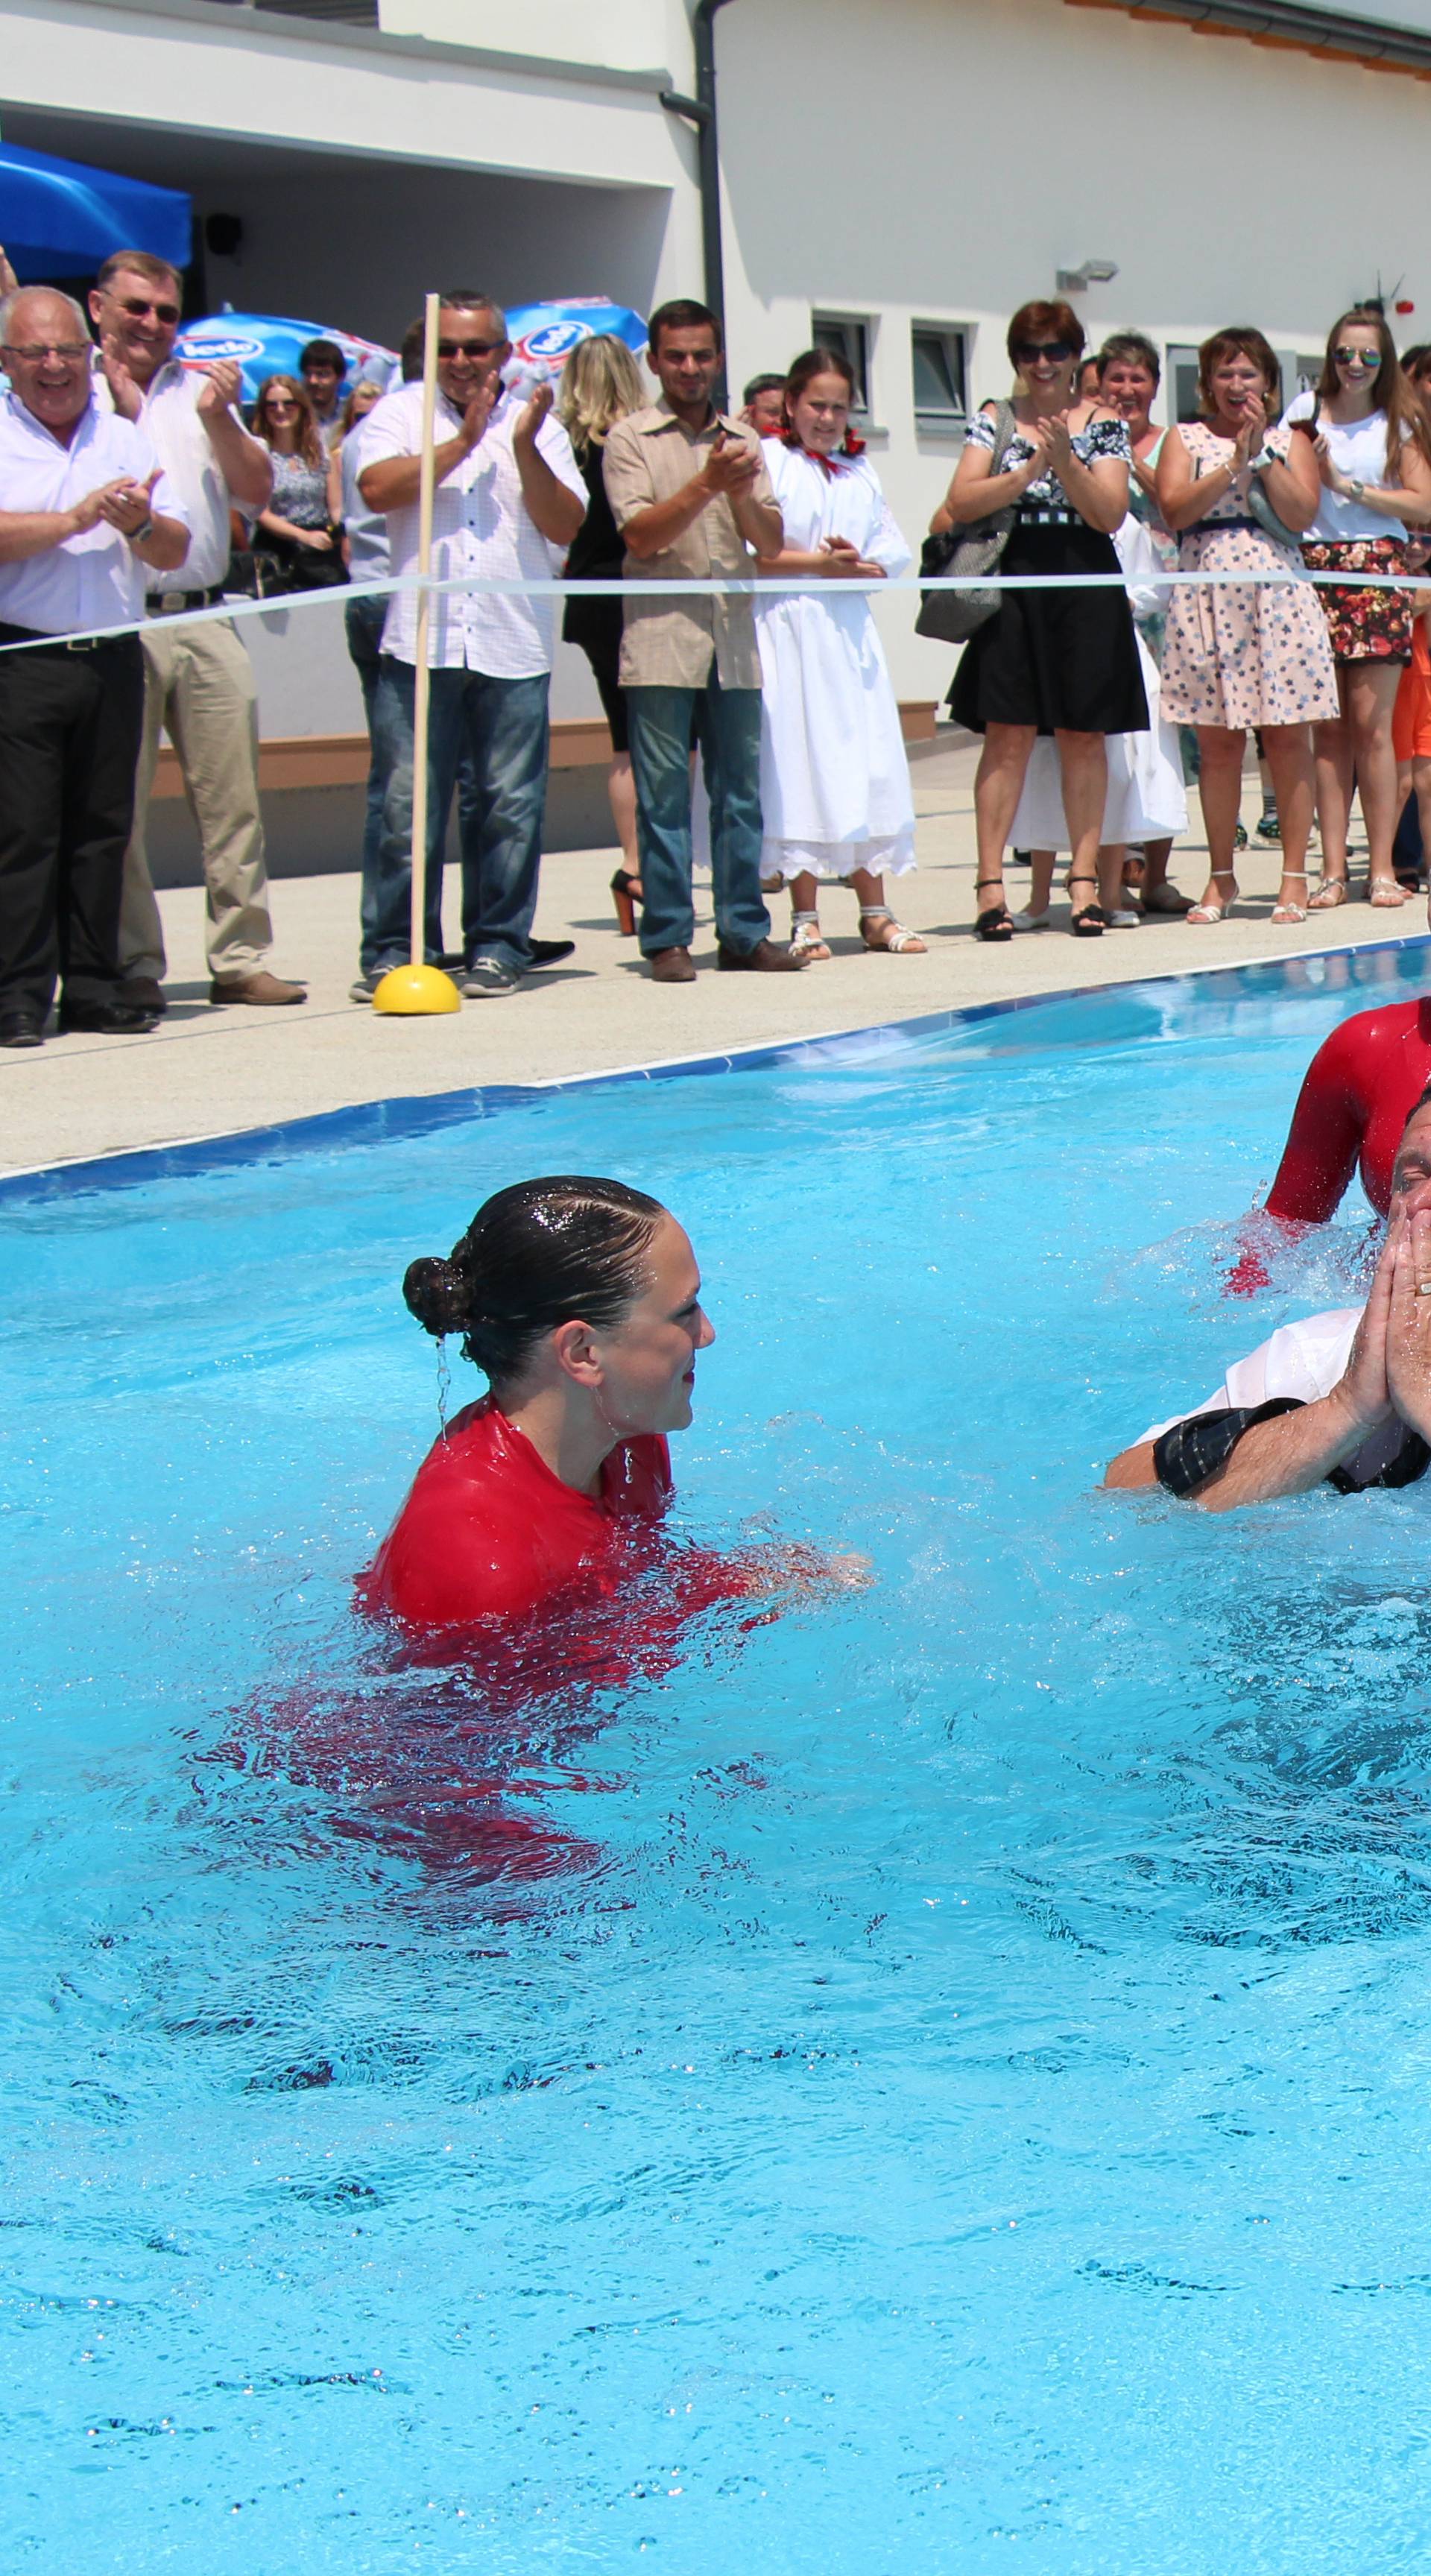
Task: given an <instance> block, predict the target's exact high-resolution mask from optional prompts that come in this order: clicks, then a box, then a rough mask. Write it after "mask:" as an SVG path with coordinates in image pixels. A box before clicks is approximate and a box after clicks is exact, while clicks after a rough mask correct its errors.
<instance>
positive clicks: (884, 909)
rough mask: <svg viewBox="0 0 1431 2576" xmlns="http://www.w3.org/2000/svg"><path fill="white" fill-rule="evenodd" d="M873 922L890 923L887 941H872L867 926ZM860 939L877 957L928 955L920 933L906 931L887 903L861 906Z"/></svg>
mask: <svg viewBox="0 0 1431 2576" xmlns="http://www.w3.org/2000/svg"><path fill="white" fill-rule="evenodd" d="M872 921H887V922H888V923H889V937H888V938H887V939H871V937H870V935H869V931H868V928H867V925H868V923H870V922H872ZM860 937H861V939H862V940H863V941H864V944H865V946H866V948H869V949H872V950H873V951H874V953H875V954H876V955H883V956H885V957H923V956H925V955H927V953H928V952H927V950H926V949H925V945H924V942H923V940H922V939H921V938H920V936H919V933H918V931H917V930H906V929H905V926H904V924H903V922H902V921H896V920H895V917H894V914H893V913H892V912H891V911H890V908H889V905H888V904H887V903H871V904H861V906H860Z"/></svg>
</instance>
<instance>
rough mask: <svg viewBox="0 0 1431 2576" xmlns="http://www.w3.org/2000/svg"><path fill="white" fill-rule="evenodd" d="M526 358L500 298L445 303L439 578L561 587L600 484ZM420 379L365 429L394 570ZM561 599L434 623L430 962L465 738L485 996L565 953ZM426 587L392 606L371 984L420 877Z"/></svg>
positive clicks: (471, 940)
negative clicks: (416, 799) (523, 374)
mask: <svg viewBox="0 0 1431 2576" xmlns="http://www.w3.org/2000/svg"><path fill="white" fill-rule="evenodd" d="M511 354H512V346H511V342H510V341H509V339H508V337H507V325H506V321H505V318H504V316H503V314H502V312H501V309H500V307H499V306H497V305H495V304H494V303H493V302H492V300H491V297H490V296H487V295H482V294H479V293H477V292H476V291H475V290H470V289H456V288H455V289H453V290H452V292H451V293H449V294H446V295H444V296H443V298H442V301H441V305H440V308H439V313H438V344H437V385H438V396H437V418H436V424H435V431H434V438H435V447H434V467H435V473H436V488H435V494H434V507H433V523H432V535H433V543H432V571H433V577H434V579H435V580H437V581H453V580H460V579H462V578H463V577H464V576H465V577H467V578H469V579H487V580H496V581H522V580H529V581H530V580H537V581H546V580H550V579H551V578H552V577H553V576H554V575H555V574H558V573H560V571H561V568H562V565H563V563H564V562H565V560H566V550H567V548H568V546H569V545H570V544H571V541H572V539H573V537H574V536H575V535H576V532H577V529H578V528H579V527H580V526H581V523H582V520H583V519H584V518H585V516H586V485H585V484H584V482H583V481H582V478H581V475H580V472H579V471H578V468H577V464H576V460H575V458H574V457H573V455H572V452H571V442H570V440H569V439H568V437H567V434H566V431H565V430H564V429H563V428H562V427H561V424H560V422H558V421H556V420H554V419H553V418H552V417H551V409H552V392H551V387H550V385H549V384H544V385H542V386H541V387H540V388H539V389H538V391H537V392H536V393H534V394H531V395H530V396H525V397H524V396H522V395H520V394H516V393H506V392H504V391H503V387H502V369H503V367H504V366H505V365H506V362H507V360H508V358H509V357H510V356H511ZM421 463H422V386H421V384H420V383H413V384H410V385H404V386H402V387H401V388H400V389H399V390H398V391H397V392H395V393H391V394H388V395H387V396H386V397H385V399H384V400H383V401H382V402H380V403H379V404H378V406H377V409H376V410H375V411H372V412H370V413H369V414H368V418H367V420H366V422H365V423H364V426H363V446H362V463H361V467H360V470H359V474H358V489H359V491H360V493H361V494H362V497H363V500H364V502H365V503H366V505H367V507H368V508H369V509H370V510H381V511H382V512H384V513H385V515H386V517H387V521H388V529H389V534H390V538H391V547H392V570H393V577H394V579H401V578H402V577H403V576H404V575H405V574H406V575H411V574H412V573H415V572H416V570H417V544H418V491H419V484H420V479H421ZM556 621H557V601H556V600H555V599H531V598H527V597H525V596H523V595H521V594H519V593H515V592H509V593H506V594H503V593H500V592H498V593H493V592H485V593H484V592H482V591H478V590H475V589H472V590H450V591H439V592H437V593H436V594H435V595H434V597H433V601H432V610H431V619H430V624H429V628H428V658H429V663H430V666H431V671H432V694H431V701H430V710H429V736H428V834H427V922H426V944H427V954H428V957H429V959H430V960H431V961H433V962H436V961H437V960H438V959H439V958H440V957H441V955H442V835H443V826H444V823H445V818H446V815H447V812H448V809H449V807H450V805H451V802H452V793H453V787H454V784H455V782H456V778H457V771H458V765H459V761H460V758H461V754H462V750H463V747H464V745H465V746H466V747H467V749H468V751H469V752H470V755H471V764H472V770H473V773H474V777H475V784H476V793H477V798H478V800H479V802H480V805H481V809H482V810H481V813H480V817H478V818H477V820H476V826H475V828H474V829H473V830H472V831H471V832H469V831H468V830H467V829H466V828H465V826H464V831H463V857H462V953H463V959H464V964H463V967H462V970H461V971H460V972H459V974H458V976H457V982H458V984H459V986H460V988H461V990H462V991H463V992H464V993H465V994H467V995H468V996H469V997H470V998H471V999H472V1000H499V999H501V998H502V997H503V996H505V995H507V994H510V993H515V992H516V990H517V987H518V985H519V984H520V982H521V979H522V977H523V975H524V974H526V973H527V972H528V970H529V969H530V968H531V967H533V966H545V965H551V964H553V963H554V962H555V961H556V959H557V958H559V957H569V956H570V955H571V952H572V948H573V945H574V942H572V941H571V940H535V939H533V937H532V918H533V915H534V913H535V911H536V904H537V871H538V867H539V864H540V859H541V830H542V812H543V807H544V804H545V798H546V780H547V696H548V691H549V688H550V684H551V667H552V660H553V656H554V654H555V651H556ZM416 660H417V594H416V592H415V591H412V590H408V591H398V592H396V593H395V594H394V597H393V600H392V603H391V605H390V607H389V609H388V614H387V619H386V623H385V625H384V629H383V650H382V658H381V663H380V668H379V676H378V684H377V690H376V693H375V709H374V721H375V724H376V725H377V726H378V727H379V728H380V729H381V731H382V734H383V736H384V739H385V740H386V742H387V744H388V745H389V747H390V751H391V755H392V760H391V767H390V770H389V775H388V789H387V798H386V804H385V811H384V822H383V836H382V843H381V847H380V852H379V863H378V886H377V902H376V911H375V918H374V923H373V931H372V942H371V948H370V949H365V956H364V966H365V973H366V977H367V979H368V980H369V981H370V983H371V984H373V985H376V983H377V982H378V981H379V980H380V978H381V977H382V976H383V975H384V974H385V973H386V972H387V969H388V968H389V967H390V966H397V965H402V964H404V963H405V962H406V959H407V956H408V953H409V949H408V943H409V905H410V902H411V881H412V867H411V859H412V787H413V700H414V685H415V683H414V670H415V664H416Z"/></svg>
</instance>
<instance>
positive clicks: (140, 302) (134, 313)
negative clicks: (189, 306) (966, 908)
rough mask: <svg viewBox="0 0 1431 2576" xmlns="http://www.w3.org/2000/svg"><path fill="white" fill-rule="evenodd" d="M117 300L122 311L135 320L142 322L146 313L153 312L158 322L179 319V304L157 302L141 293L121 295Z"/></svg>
mask: <svg viewBox="0 0 1431 2576" xmlns="http://www.w3.org/2000/svg"><path fill="white" fill-rule="evenodd" d="M115 302H116V303H117V304H118V306H119V309H120V312H121V313H127V314H128V315H129V317H130V320H131V321H133V322H142V321H143V319H144V316H145V314H146V313H152V314H153V316H154V319H155V321H156V322H177V321H178V319H179V307H178V305H177V304H155V303H153V302H151V301H150V300H148V299H147V298H146V297H144V296H141V295H119V296H116V297H115Z"/></svg>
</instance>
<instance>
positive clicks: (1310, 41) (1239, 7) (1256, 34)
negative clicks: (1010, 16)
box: [1068, 0, 1431, 80]
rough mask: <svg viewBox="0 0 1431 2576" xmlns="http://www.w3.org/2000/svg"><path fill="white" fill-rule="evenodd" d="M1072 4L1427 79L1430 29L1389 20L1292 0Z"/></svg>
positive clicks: (1077, 0)
mask: <svg viewBox="0 0 1431 2576" xmlns="http://www.w3.org/2000/svg"><path fill="white" fill-rule="evenodd" d="M1068 6H1069V7H1070V8H1072V9H1109V8H1112V9H1117V10H1118V11H1119V12H1120V14H1121V15H1122V16H1124V17H1128V18H1143V19H1161V20H1164V21H1170V22H1172V23H1173V24H1175V25H1178V26H1184V27H1190V28H1191V29H1192V30H1193V32H1194V34H1199V35H1207V36H1246V37H1247V38H1249V39H1250V41H1251V42H1252V43H1253V44H1255V45H1267V46H1272V47H1277V48H1280V49H1282V50H1283V51H1292V52H1296V53H1308V54H1313V55H1319V56H1320V57H1321V58H1322V60H1323V61H1330V62H1353V63H1360V64H1362V65H1363V66H1364V67H1365V69H1366V70H1368V71H1383V72H1409V73H1410V74H1412V76H1413V77H1415V78H1419V79H1422V80H1428V79H1431V34H1427V35H1421V34H1419V33H1418V32H1417V31H1416V30H1415V29H1414V28H1410V27H1393V26H1389V25H1388V24H1387V22H1386V20H1385V19H1383V18H1360V17H1354V16H1352V15H1350V14H1349V13H1347V12H1345V11H1342V10H1336V9H1319V8H1311V7H1302V6H1299V5H1298V0H1068Z"/></svg>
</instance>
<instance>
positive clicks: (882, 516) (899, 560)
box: [864, 492, 914, 581]
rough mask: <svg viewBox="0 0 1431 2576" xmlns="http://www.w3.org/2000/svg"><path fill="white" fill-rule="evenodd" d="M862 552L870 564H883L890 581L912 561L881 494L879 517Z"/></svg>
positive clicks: (899, 529) (902, 535) (901, 533)
mask: <svg viewBox="0 0 1431 2576" xmlns="http://www.w3.org/2000/svg"><path fill="white" fill-rule="evenodd" d="M864 551H865V555H866V557H867V559H868V560H869V562H870V563H877V564H883V566H884V569H885V571H886V572H887V573H888V574H889V577H890V579H891V581H898V579H899V576H900V574H901V573H902V572H908V570H909V567H910V565H911V564H912V563H913V561H914V557H913V555H912V554H911V553H910V550H909V547H908V546H907V545H906V543H905V540H904V534H903V531H902V530H901V528H900V527H899V525H898V524H897V522H896V520H895V516H894V512H893V511H892V510H891V508H890V506H889V503H888V501H887V500H886V499H885V497H884V494H883V492H881V494H880V496H879V515H878V517H877V518H876V520H875V523H874V528H873V531H872V533H871V536H870V539H869V543H868V544H867V545H866V547H865V549H864Z"/></svg>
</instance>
